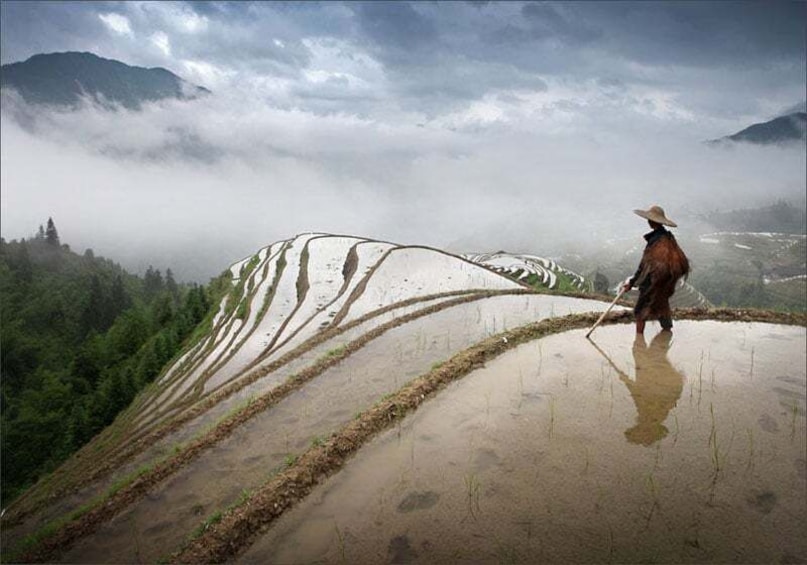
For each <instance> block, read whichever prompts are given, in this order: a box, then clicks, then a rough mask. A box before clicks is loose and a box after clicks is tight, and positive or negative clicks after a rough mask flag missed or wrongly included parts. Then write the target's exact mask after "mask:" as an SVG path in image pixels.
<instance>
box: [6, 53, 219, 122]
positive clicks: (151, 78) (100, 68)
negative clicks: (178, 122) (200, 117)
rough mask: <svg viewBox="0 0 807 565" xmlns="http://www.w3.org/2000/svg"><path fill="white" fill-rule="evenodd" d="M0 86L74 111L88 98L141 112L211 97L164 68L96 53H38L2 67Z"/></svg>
mask: <svg viewBox="0 0 807 565" xmlns="http://www.w3.org/2000/svg"><path fill="white" fill-rule="evenodd" d="M0 87H2V88H4V89H5V88H10V89H14V90H16V91H17V92H18V93H19V94H20V96H21V97H22V98H23V99H24V100H25V101H26V102H28V103H32V104H46V105H55V106H69V107H75V106H78V105H79V104H80V103H81V100H82V98H83V97H90V98H92V99H93V100H95V101H96V102H98V103H101V104H103V105H107V106H109V105H121V106H123V107H125V108H129V109H139V108H140V107H141V105H142V104H143V103H145V102H153V101H157V100H162V99H166V98H175V99H179V100H190V99H194V98H197V97H199V96H202V95H205V94H209V93H210V91H209V90H208V89H206V88H204V87H201V86H196V85H193V84H191V83H189V82H187V81H185V80H183V79H182V78H180V77H178V76H177V75H175V74H174V73H172V72H171V71H169V70H167V69H164V68H162V67H155V68H149V69H147V68H144V67H135V66H131V65H127V64H126V63H122V62H120V61H116V60H114V59H105V58H103V57H99V56H98V55H95V54H94V53H88V52H76V51H68V52H64V53H47V54H38V55H34V56H32V57H30V58H29V59H27V60H26V61H23V62H19V63H11V64H8V65H3V66H2V70H1V72H0Z"/></svg>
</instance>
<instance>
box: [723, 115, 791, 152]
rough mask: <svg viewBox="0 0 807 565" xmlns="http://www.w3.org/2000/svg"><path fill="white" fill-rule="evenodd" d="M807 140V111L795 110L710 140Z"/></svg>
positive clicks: (772, 142) (780, 142)
mask: <svg viewBox="0 0 807 565" xmlns="http://www.w3.org/2000/svg"><path fill="white" fill-rule="evenodd" d="M798 141H801V142H807V113H805V112H794V113H792V114H787V115H784V116H779V117H778V118H774V119H772V120H770V121H767V122H762V123H758V124H752V125H750V126H748V127H747V128H745V129H743V130H740V131H738V132H737V133H735V134H732V135H727V136H725V137H721V138H719V139H713V140H710V141H709V143H710V144H718V145H722V144H725V143H730V142H744V143H756V144H758V145H774V144H782V143H792V142H798Z"/></svg>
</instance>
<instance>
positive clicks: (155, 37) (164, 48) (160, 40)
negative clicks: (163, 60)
mask: <svg viewBox="0 0 807 565" xmlns="http://www.w3.org/2000/svg"><path fill="white" fill-rule="evenodd" d="M149 39H151V43H152V44H153V45H154V46H156V47H157V49H159V50H160V51H161V52H162V53H163V55H165V56H166V57H170V56H171V42H170V40H169V39H168V35H167V34H166V33H165V32H162V31H156V32H154V33H153V34H152V35H151V37H150V38H149Z"/></svg>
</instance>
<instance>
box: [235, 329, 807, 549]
mask: <svg viewBox="0 0 807 565" xmlns="http://www.w3.org/2000/svg"><path fill="white" fill-rule="evenodd" d="M656 331H657V330H653V331H649V332H647V334H648V335H647V339H646V341H641V340H640V341H636V342H634V340H633V328H632V326H628V325H617V326H609V327H604V328H600V329H598V330H597V332H595V334H594V335H593V338H594V342H595V343H596V345H597V347H595V346H594V345H592V344H590V343H589V342H588V341H587V340H585V339H584V338H583V334H584V333H585V332H584V331H583V330H580V331H571V332H567V333H563V334H558V335H554V336H550V337H546V338H543V339H540V340H536V341H533V342H530V343H528V344H525V345H521V346H519V347H518V348H516V349H514V350H512V351H510V352H507V353H505V354H503V355H501V356H500V357H498V358H496V359H495V360H492V361H489V362H488V363H487V364H486V366H485V367H484V368H479V369H477V370H475V371H474V372H472V373H470V374H469V375H468V376H466V377H465V378H464V379H463V380H461V381H459V382H456V383H452V384H450V385H448V387H449V388H448V390H444V391H443V392H442V393H441V394H439V395H437V396H436V397H435V398H433V399H432V400H430V401H428V402H427V403H425V404H424V405H423V406H421V407H420V409H419V410H418V411H417V412H415V413H413V414H412V415H410V416H408V417H406V418H405V419H403V420H401V421H400V422H399V423H398V424H396V425H394V426H393V427H392V429H389V430H388V431H386V432H383V433H382V434H380V435H378V436H377V437H376V438H375V439H374V440H372V441H371V442H370V443H369V444H368V445H366V446H365V448H364V449H362V450H361V451H360V452H359V453H358V454H357V456H356V457H355V458H354V459H352V460H350V461H349V462H348V463H347V464H346V465H345V466H344V467H343V468H342V469H341V472H339V473H338V474H335V475H333V476H332V477H330V478H329V479H327V480H325V481H324V482H322V484H321V485H320V486H319V487H316V488H314V489H313V491H312V492H311V494H310V495H309V496H308V497H307V498H305V499H304V500H303V501H302V502H300V503H299V505H298V506H296V507H295V508H293V509H291V510H289V511H288V512H286V513H285V514H283V515H282V516H281V517H280V518H279V519H278V520H277V522H276V523H274V524H273V525H272V527H271V528H270V529H269V531H268V532H266V533H264V534H263V535H262V536H261V537H259V538H258V539H257V541H256V542H255V543H253V544H252V545H251V547H249V549H247V550H246V551H245V552H243V553H242V554H241V555H240V556H239V561H241V562H244V563H267V562H277V563H287V562H294V563H296V562H327V563H329V562H345V561H346V562H362V563H389V562H399V563H433V562H454V561H461V562H465V561H473V562H508V563H510V562H513V563H534V562H547V561H548V562H602V563H606V562H613V563H621V562H648V561H653V562H672V563H680V562H766V563H778V562H804V561H805V560H807V541H805V538H804V536H803V535H802V530H801V528H802V527H803V524H804V523H805V519H807V499H806V492H805V491H806V490H807V488H806V487H805V458H807V456H806V454H805V450H806V449H807V439H806V438H805V400H804V399H805V382H806V381H805V379H806V377H805V367H807V358H806V357H805V355H806V354H805V343H806V342H807V333H806V332H805V329H804V328H802V327H786V326H773V325H770V324H759V323H741V322H739V323H731V324H726V323H721V322H708V321H707V322H680V321H679V322H677V323H676V327H675V330H674V332H673V334H672V335H670V334H667V333H666V332H665V333H660V334H656ZM670 338H671V339H670Z"/></svg>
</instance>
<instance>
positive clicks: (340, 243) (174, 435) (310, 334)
mask: <svg viewBox="0 0 807 565" xmlns="http://www.w3.org/2000/svg"><path fill="white" fill-rule="evenodd" d="M224 276H225V277H227V278H228V279H229V291H228V292H227V293H226V295H225V296H224V297H223V298H222V300H221V302H220V304H219V306H218V309H217V311H216V313H215V315H214V316H213V317H212V318H211V319H209V320H208V321H207V330H206V331H203V332H200V333H199V334H198V336H197V339H196V341H195V342H194V343H190V344H188V345H187V347H186V349H185V351H184V352H183V353H182V354H181V355H180V356H179V357H178V358H177V359H176V360H175V361H174V362H172V363H170V364H169V366H167V367H166V368H165V369H164V371H163V372H162V374H161V376H160V377H158V379H157V380H156V381H155V382H154V383H153V385H152V386H151V387H150V388H149V389H147V390H146V391H144V393H142V394H141V395H140V396H138V398H136V399H135V401H134V402H133V404H132V406H131V407H130V408H129V409H128V410H127V411H126V412H124V413H123V414H122V415H121V417H119V418H118V420H117V421H116V422H115V423H114V424H113V425H112V426H111V427H110V428H108V429H107V430H105V431H104V432H103V433H102V434H100V435H99V436H98V437H96V438H95V439H94V440H93V442H91V443H90V444H89V445H87V446H85V448H83V449H82V450H81V451H79V452H78V453H77V454H76V456H74V457H73V458H71V459H70V460H69V461H68V462H66V463H65V464H64V465H63V466H62V468H60V469H59V470H58V471H57V472H56V473H54V474H53V475H51V476H50V477H48V478H46V479H45V480H43V481H41V482H40V483H39V484H38V485H36V486H35V487H34V488H32V489H31V490H30V491H29V492H27V493H26V494H25V495H23V496H22V497H21V498H20V499H18V500H17V501H15V503H14V504H13V505H12V506H11V507H10V508H9V509H8V511H7V513H6V516H5V517H4V522H5V524H6V525H8V527H4V529H3V537H4V547H5V548H9V547H11V548H13V550H14V551H15V553H14V554H13V555H22V554H24V552H25V551H27V550H29V549H30V548H32V547H37V546H39V547H40V551H41V550H42V549H41V545H39V542H40V541H41V540H42V539H46V540H47V539H50V538H49V536H50V535H51V534H52V531H53V530H54V529H55V530H56V531H57V532H59V531H61V532H63V534H64V535H65V536H67V537H65V538H64V539H62V541H57V542H53V543H52V546H51V547H52V549H49V550H44V551H45V553H44V554H41V555H47V556H48V557H47V558H48V559H50V558H52V556H53V555H55V554H57V553H58V552H61V551H63V550H64V548H65V540H69V543H67V545H70V546H72V545H73V544H74V542H76V540H77V539H78V538H82V537H84V535H85V533H86V532H88V531H89V530H92V528H95V527H100V526H101V525H102V524H103V522H104V520H105V519H106V518H108V517H111V516H112V515H115V514H117V513H118V512H120V511H122V510H123V509H124V508H128V510H127V512H132V511H133V510H132V508H130V504H131V503H132V502H131V501H132V500H134V499H136V498H139V497H141V496H142V495H143V494H145V493H146V492H151V490H150V489H152V488H154V486H155V485H160V488H166V481H168V482H171V479H170V476H172V475H174V474H176V473H177V472H178V470H179V469H181V468H183V467H185V466H187V465H189V461H190V460H196V461H199V460H200V459H199V458H202V459H204V455H203V454H204V453H212V452H211V451H210V450H211V446H214V445H218V444H220V443H221V442H222V441H226V438H227V437H229V436H230V435H231V434H233V430H245V428H244V426H245V425H246V423H247V422H255V421H256V418H258V419H260V417H259V416H260V415H267V414H272V418H275V417H277V416H276V415H277V414H280V413H282V407H284V406H286V405H287V403H288V402H292V405H294V404H295V403H296V402H302V404H303V405H307V404H310V401H307V400H303V399H304V398H306V397H308V396H310V395H311V394H312V393H311V392H306V391H311V390H315V389H316V386H317V384H316V383H319V382H323V383H325V382H327V383H328V387H327V388H329V389H330V388H331V386H330V384H331V383H334V382H338V380H339V379H340V378H347V379H348V381H347V382H345V383H343V384H344V385H345V386H343V387H341V388H342V392H344V391H348V390H351V388H350V387H351V386H357V387H358V389H359V390H353V391H352V392H351V393H350V394H349V396H351V397H350V398H345V399H344V402H343V403H340V401H338V400H337V399H336V398H334V395H335V394H337V392H336V391H333V392H332V393H329V394H328V395H325V396H323V397H322V402H324V404H325V405H326V406H322V407H321V410H319V409H318V413H317V414H316V415H318V416H319V415H322V414H328V416H327V418H325V419H326V420H327V421H324V422H323V421H320V422H314V423H306V425H305V426H296V427H294V429H293V430H292V431H291V432H290V433H289V432H283V434H282V436H279V438H280V439H279V441H281V439H282V441H281V443H280V444H279V445H276V446H275V449H276V451H274V452H270V453H265V454H263V455H261V456H258V455H254V454H253V456H254V457H259V459H263V458H265V457H268V460H271V462H265V463H266V465H268V467H262V468H263V471H264V474H265V473H266V469H277V468H278V467H282V466H283V465H284V463H285V462H286V461H287V459H289V460H290V459H293V458H294V457H295V452H299V451H300V450H302V449H303V448H304V447H305V446H306V445H307V444H308V442H310V441H311V438H312V437H319V436H324V435H327V434H328V433H330V432H331V431H333V430H334V429H338V427H339V425H341V424H343V423H344V421H345V420H346V419H347V420H349V418H350V415H351V414H355V413H358V412H360V411H361V410H363V409H365V408H366V407H367V406H370V405H372V403H373V402H376V401H378V399H379V398H381V397H383V396H384V395H385V394H391V393H393V392H395V390H397V389H398V388H399V387H400V386H402V385H403V384H405V383H406V382H407V381H409V380H411V379H412V378H414V377H416V376H417V375H418V374H421V373H423V372H425V371H427V370H428V369H429V368H430V367H431V365H433V364H435V363H439V362H441V361H442V360H444V359H446V358H448V357H450V356H451V355H452V354H454V353H456V352H458V351H461V350H462V349H464V348H467V347H468V346H470V345H472V344H473V343H475V342H477V341H479V340H480V339H483V338H485V337H487V336H489V335H491V334H494V333H496V332H500V331H502V330H505V329H507V328H508V327H513V326H516V325H519V324H523V323H526V322H529V321H533V320H535V319H541V318H543V317H550V316H553V315H555V314H560V313H571V312H577V311H586V310H591V309H599V308H600V307H601V303H598V302H593V301H588V300H581V299H575V298H567V297H561V296H558V297H552V298H550V297H546V296H537V295H534V294H533V292H532V291H531V290H530V288H529V287H528V286H526V285H524V284H521V283H519V282H518V281H515V280H513V279H512V278H508V277H505V276H503V275H501V274H499V273H497V272H496V271H495V270H494V269H493V268H491V267H490V266H487V265H483V264H478V263H475V262H473V261H470V260H468V259H466V258H463V257H459V256H456V255H451V254H448V253H445V252H443V251H440V250H437V249H432V248H428V247H423V246H405V245H396V244H393V243H389V242H383V241H377V240H373V239H368V238H361V237H354V236H342V235H331V234H325V233H306V234H301V235H298V236H296V237H294V238H290V239H288V240H283V241H278V242H275V243H273V244H271V245H268V246H266V247H264V248H262V249H260V250H258V251H257V252H256V253H255V254H253V255H250V256H248V257H245V258H243V259H242V260H239V261H237V262H235V263H234V264H233V265H232V266H231V267H230V268H229V269H228V270H227V271H226V272H225V275H224ZM416 328H417V329H416ZM368 344H372V348H367V347H366V346H367V345H368ZM360 349H367V350H368V351H369V352H370V353H368V357H370V358H371V359H369V360H367V359H365V360H364V361H362V360H361V357H360V355H358V353H357V352H358V351H359V350H360ZM348 361H350V362H352V363H354V364H355V365H356V366H355V367H354V368H353V369H351V370H353V371H354V373H345V372H344V368H345V366H346V365H349V363H348ZM337 369H340V370H337ZM333 370H337V373H339V374H340V375H341V376H336V375H333V374H331V372H332V371H333ZM355 371H360V373H361V376H358V374H357V373H355ZM354 375H355V376H357V377H358V378H356V379H355V380H354V378H353V377H354ZM375 375H383V377H380V376H379V377H376V376H375ZM309 381H314V382H310V383H309ZM295 395H299V398H296V399H295ZM276 404H279V405H280V406H278V407H277V408H281V410H277V409H274V410H269V408H270V407H272V406H274V405H276ZM300 410H303V412H304V413H306V414H308V417H305V418H303V420H307V419H308V418H309V417H310V416H311V414H309V412H308V410H309V408H300ZM329 411H330V412H329ZM270 419H271V418H270ZM293 426H294V424H292V423H291V420H290V419H289V418H286V419H283V420H282V421H279V422H275V423H274V424H273V428H274V429H281V428H283V429H285V428H290V427H293ZM295 434H298V435H299V436H300V437H298V438H297V439H294V438H293V437H292V436H294V435H295ZM256 449H257V448H256ZM210 457H212V459H210V460H206V461H215V462H216V463H215V465H220V464H221V461H222V460H221V459H220V458H219V457H217V456H216V455H210ZM253 463H254V462H253ZM203 466H204V464H203ZM241 468H243V467H241ZM186 472H187V471H186ZM195 472H196V471H193V473H195ZM203 475H204V473H203ZM200 476H201V475H200ZM232 477H233V479H234V480H233V483H232V489H233V490H232V491H223V492H218V493H217V494H216V495H215V496H214V500H215V502H214V501H210V502H207V503H200V502H198V501H197V502H194V503H192V504H190V507H189V509H188V516H189V521H188V523H187V524H184V525H183V526H180V527H179V528H176V529H175V530H174V529H173V528H171V529H172V531H173V533H172V535H171V536H169V537H170V542H165V541H161V542H160V543H156V544H155V546H154V547H155V552H154V553H153V554H150V555H152V556H153V557H155V558H157V557H159V556H160V555H162V554H164V553H165V552H166V551H167V550H169V549H172V548H173V549H175V548H176V544H180V543H181V542H182V540H183V539H185V538H186V537H187V536H188V535H189V531H190V530H193V524H194V523H196V525H197V526H198V521H199V514H200V512H201V511H202V510H201V509H207V508H208V506H209V505H213V506H215V505H216V504H219V503H224V502H225V501H227V500H230V501H231V499H232V497H233V496H237V494H238V493H239V492H241V491H242V490H243V488H244V487H243V485H244V484H247V483H249V482H250V481H249V480H245V479H244V477H243V476H242V475H240V474H238V473H236V474H234V475H232ZM207 478H208V479H210V477H207ZM211 480H212V479H211ZM217 480H218V479H217ZM251 481H252V482H253V483H256V484H259V483H260V481H259V480H258V479H257V477H254V478H253V479H251ZM219 482H220V481H219ZM186 484H193V485H195V487H197V488H196V489H195V490H197V492H198V491H199V490H204V486H203V483H198V482H190V483H186ZM236 485H242V486H240V487H238V488H237V487H236ZM168 488H169V490H171V488H170V487H168ZM138 489H140V490H138ZM180 491H181V492H182V494H181V495H179V494H178V496H186V495H188V494H189V493H188V492H186V490H185V489H183V488H180V489H179V491H177V492H180ZM121 492H122V493H123V494H120V493H121ZM116 497H117V498H116ZM195 497H196V495H193V497H192V498H194V499H195ZM110 498H111V499H112V500H118V503H117V504H119V505H120V506H119V507H116V509H114V510H111V509H110V510H107V511H105V512H106V514H104V512H103V511H102V512H101V513H100V514H93V513H92V512H93V511H94V510H98V506H99V505H100V503H101V501H104V502H105V503H107V501H108V500H109V499H110ZM146 500H147V501H149V500H150V498H148V497H147V498H146ZM188 500H190V499H188ZM140 504H143V502H140ZM176 504H177V506H173V505H172V507H171V508H172V512H173V511H175V510H176V509H177V508H179V507H183V503H182V502H181V501H176ZM146 505H147V506H148V505H149V503H148V502H146ZM107 506H108V507H109V505H108V504H107ZM113 506H114V505H113ZM137 506H138V504H135V505H134V507H137ZM213 506H210V507H213ZM109 508H112V507H109ZM144 511H145V510H144ZM152 511H154V509H153V508H151V509H149V511H148V512H146V514H143V516H144V517H145V516H147V515H151V514H150V513H151V512H152ZM165 511H166V510H165V509H163V510H162V511H160V512H162V513H165ZM158 513H159V512H158ZM88 516H89V518H88ZM88 521H89V522H92V523H93V524H94V526H92V527H89V526H87V522H88ZM65 522H66V524H67V526H65ZM78 523H81V524H82V525H81V526H77V525H75V524H78ZM71 524H73V525H74V526H71ZM65 527H66V528H67V530H65ZM70 527H76V528H79V531H72V530H70V529H69V528H70ZM105 527H109V525H107V526H105ZM60 528H61V529H60ZM88 528H89V530H88ZM183 528H184V530H183ZM43 532H44V534H43ZM65 532H66V533H65ZM128 535H129V534H128V533H126V534H124V535H123V537H122V538H121V539H127V538H128ZM144 535H145V532H144ZM146 537H148V536H146ZM90 538H92V536H90ZM90 538H88V539H90ZM105 539H114V536H112V535H111V534H110V533H109V532H107V534H105ZM172 544H173V545H172ZM93 547H95V546H93ZM157 548H159V550H157ZM96 550H97V548H96ZM6 551H7V550H4V553H5V552H6ZM82 551H83V550H82ZM116 551H117V550H116ZM54 552H55V553H54ZM37 555H39V554H37ZM107 555H108V554H107V553H105V552H102V553H100V554H98V555H97V557H98V558H99V559H101V560H105V559H107V557H102V556H107ZM77 558H78V557H77ZM85 558H87V559H91V557H90V555H89V554H87V555H84V554H83V553H82V554H81V559H85ZM132 558H134V556H132Z"/></svg>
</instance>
